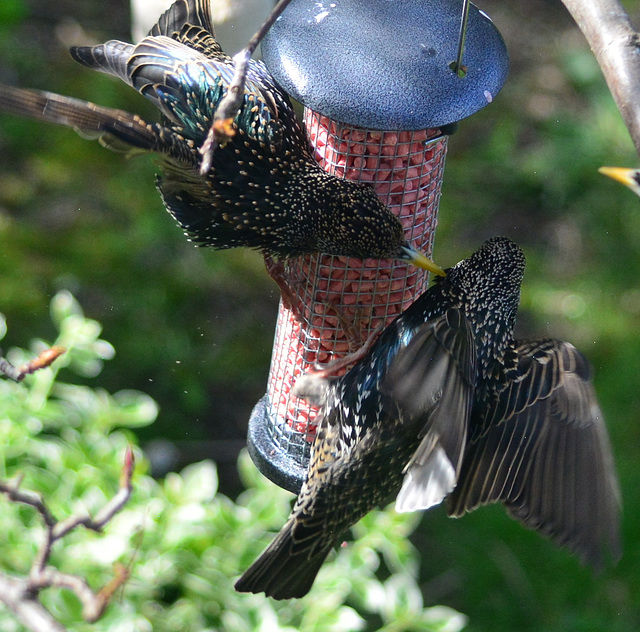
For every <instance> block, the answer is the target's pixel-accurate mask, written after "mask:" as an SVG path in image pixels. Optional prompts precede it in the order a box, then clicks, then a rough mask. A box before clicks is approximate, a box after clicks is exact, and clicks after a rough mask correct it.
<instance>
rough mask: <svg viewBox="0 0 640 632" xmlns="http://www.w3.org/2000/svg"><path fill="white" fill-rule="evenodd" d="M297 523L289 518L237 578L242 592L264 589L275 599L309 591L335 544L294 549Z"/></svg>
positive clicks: (237, 586) (288, 597)
mask: <svg viewBox="0 0 640 632" xmlns="http://www.w3.org/2000/svg"><path fill="white" fill-rule="evenodd" d="M294 526H295V520H294V518H293V517H292V518H289V520H288V522H287V523H286V524H285V525H284V527H283V528H282V530H281V531H280V533H279V534H278V535H277V536H276V538H275V540H274V541H273V542H272V543H271V544H270V545H269V546H268V547H267V548H266V549H265V551H264V552H263V553H262V555H260V557H259V558H258V559H257V560H256V561H255V562H254V563H253V564H252V565H251V567H250V568H249V569H248V570H247V571H245V573H244V574H243V575H242V577H240V579H239V580H238V581H237V582H236V584H235V589H236V590H237V591H238V592H251V593H259V592H264V594H265V595H266V596H267V597H273V598H274V599H293V598H298V597H304V596H305V595H306V594H307V593H308V592H309V590H310V589H311V586H312V585H313V582H314V581H315V578H316V575H317V574H318V571H319V570H320V567H321V566H322V563H323V562H324V561H325V559H326V557H327V555H328V554H329V551H330V550H331V547H330V546H329V547H326V548H323V549H320V550H318V551H310V550H309V548H305V549H304V550H301V551H300V552H297V553H296V552H294V542H293V539H292V530H293V527H294Z"/></svg>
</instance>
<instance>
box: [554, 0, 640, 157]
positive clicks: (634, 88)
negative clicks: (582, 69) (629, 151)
mask: <svg viewBox="0 0 640 632" xmlns="http://www.w3.org/2000/svg"><path fill="white" fill-rule="evenodd" d="M562 2H563V3H564V5H565V6H566V7H567V9H568V10H569V13H571V15H572V17H573V19H574V20H575V21H576V24H577V25H578V27H579V28H580V30H581V31H582V33H583V34H584V36H585V38H586V39H587V42H588V43H589V46H590V47H591V50H592V51H593V54H594V55H595V57H596V59H597V60H598V64H600V68H601V69H602V73H603V74H604V77H605V80H606V82H607V85H608V86H609V90H610V91H611V94H612V95H613V99H614V101H615V102H616V105H617V106H618V109H619V110H620V114H621V115H622V119H623V120H624V122H625V125H626V126H627V129H628V130H629V134H630V135H631V139H632V140H633V144H634V145H635V148H636V151H637V152H638V154H639V155H640V34H638V32H637V31H636V30H635V29H634V28H633V26H632V24H631V21H630V20H629V16H628V15H627V14H626V12H625V10H624V9H623V8H622V5H621V4H620V2H619V1H618V0H562Z"/></svg>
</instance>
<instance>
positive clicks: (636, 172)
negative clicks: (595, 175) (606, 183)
mask: <svg viewBox="0 0 640 632" xmlns="http://www.w3.org/2000/svg"><path fill="white" fill-rule="evenodd" d="M598 171H599V172H600V173H602V174H603V175H605V176H609V177H610V178H613V179H614V180H617V181H618V182H621V183H622V184H624V185H625V186H626V187H629V188H630V189H631V190H632V191H633V192H634V193H635V194H636V195H638V196H640V169H627V168H625V167H600V169H598Z"/></svg>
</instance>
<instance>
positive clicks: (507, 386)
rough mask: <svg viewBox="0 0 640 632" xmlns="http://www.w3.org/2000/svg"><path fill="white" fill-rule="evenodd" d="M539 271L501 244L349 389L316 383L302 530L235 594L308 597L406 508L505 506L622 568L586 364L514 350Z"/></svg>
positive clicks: (573, 353)
mask: <svg viewBox="0 0 640 632" xmlns="http://www.w3.org/2000/svg"><path fill="white" fill-rule="evenodd" d="M524 267H525V259H524V255H523V253H522V251H521V249H520V248H519V247H518V246H517V245H516V244H514V243H513V242H511V241H510V240H508V239H506V238H502V237H496V238H493V239H490V240H489V241H487V242H486V243H485V244H484V245H483V246H482V247H481V248H480V249H479V250H478V251H477V252H475V253H474V254H473V255H472V256H471V257H469V258H468V259H465V260H463V261H461V262H460V263H458V264H457V265H455V266H454V267H452V268H450V269H449V270H447V276H446V277H444V278H442V279H440V278H438V279H436V283H435V284H434V285H432V286H431V287H430V288H429V289H428V290H427V291H426V292H425V293H424V294H422V296H421V297H420V298H418V300H417V301H416V302H415V303H414V304H413V305H411V306H410V307H409V308H408V309H407V310H405V311H404V312H403V313H402V314H401V315H400V316H399V317H398V318H397V319H396V320H395V321H393V322H392V323H391V324H390V325H389V326H388V327H387V328H386V329H385V330H384V332H383V333H382V335H381V336H380V338H379V339H378V340H377V341H376V343H375V345H374V346H373V347H372V348H371V350H370V351H369V353H368V355H366V356H365V357H364V359H362V360H360V361H359V362H358V363H357V364H355V365H354V366H353V368H352V369H351V370H349V372H347V373H346V374H345V375H344V376H342V377H339V378H329V379H328V378H325V377H318V376H314V375H312V374H310V375H305V376H303V377H302V378H301V379H300V380H299V381H298V383H297V384H296V387H295V389H296V392H297V394H298V395H299V396H302V397H305V398H306V399H309V400H311V401H314V402H315V403H317V404H318V405H319V406H320V413H319V416H318V429H317V435H316V438H315V441H314V443H313V447H312V454H311V461H310V466H309V470H308V475H307V480H306V482H305V483H304V484H303V487H302V489H301V491H300V494H299V496H298V499H297V501H296V503H295V506H294V508H293V511H292V513H291V516H290V517H289V519H288V520H287V522H286V524H285V525H284V527H283V528H282V530H281V531H280V533H279V534H278V535H277V536H276V538H275V540H274V541H273V542H272V543H271V544H270V545H269V547H268V548H267V549H266V550H265V551H264V553H263V554H262V555H261V556H260V557H259V558H258V560H257V561H256V562H255V563H254V564H253V565H252V566H251V567H250V568H249V569H248V570H247V571H246V572H245V573H244V575H242V577H241V578H240V579H239V580H238V582H237V583H236V589H237V590H239V591H244V592H264V593H266V594H267V595H269V596H271V597H274V598H276V599H287V598H292V597H302V596H303V595H305V594H306V593H307V592H308V591H309V589H310V588H311V586H312V584H313V581H314V579H315V577H316V574H317V572H318V570H319V569H320V567H321V565H322V563H323V561H324V560H325V558H326V557H327V555H328V554H329V552H330V551H331V549H332V548H333V547H334V545H335V544H337V543H340V542H341V540H342V538H343V537H344V534H345V531H346V530H347V529H348V528H349V527H350V526H351V525H353V524H354V523H355V522H356V521H357V520H359V519H360V518H361V517H362V516H364V515H365V514H367V513H368V512H369V511H371V510H372V509H373V508H374V507H375V506H376V505H378V504H380V503H382V502H384V501H385V500H387V499H388V498H389V497H390V496H394V495H395V496H396V509H397V510H398V511H414V510H419V509H427V508H429V507H431V506H433V505H435V504H438V503H440V502H441V501H442V500H443V499H444V498H447V510H448V513H449V515H451V516H455V517H457V516H461V515H463V514H464V513H465V512H467V511H471V510H473V509H475V508H476V507H478V506H480V505H484V504H487V503H494V502H502V503H503V504H504V506H505V507H506V509H507V511H508V512H509V514H510V515H511V516H512V517H514V518H516V519H517V520H519V521H520V522H521V523H522V524H523V525H524V526H526V527H528V528H531V529H536V530H538V531H540V532H541V533H542V534H544V535H546V536H548V537H550V538H551V539H552V540H554V541H555V542H556V543H558V544H559V545H561V546H565V547H567V548H568V549H569V550H571V551H572V552H574V553H576V554H577V555H578V556H579V557H580V558H581V559H582V560H583V562H586V563H590V564H592V565H594V566H595V567H597V568H600V567H602V566H603V564H605V562H606V561H608V559H609V558H611V559H615V558H617V556H619V552H620V543H619V533H618V532H619V514H620V493H619V489H618V483H617V478H616V474H615V469H614V464H613V458H612V454H611V448H610V445H609V439H608V435H607V431H606V428H605V425H604V422H603V418H602V413H601V411H600V408H599V406H598V402H597V400H596V395H595V392H594V388H593V385H592V382H591V369H590V366H589V364H588V362H587V360H586V358H585V357H584V356H583V355H582V353H580V352H579V351H578V350H576V348H575V347H574V346H573V345H571V344H570V343H568V342H561V341H558V340H551V339H542V340H515V339H514V337H513V330H514V324H515V319H516V311H517V308H518V304H519V300H520V285H521V281H522V278H523V273H524Z"/></svg>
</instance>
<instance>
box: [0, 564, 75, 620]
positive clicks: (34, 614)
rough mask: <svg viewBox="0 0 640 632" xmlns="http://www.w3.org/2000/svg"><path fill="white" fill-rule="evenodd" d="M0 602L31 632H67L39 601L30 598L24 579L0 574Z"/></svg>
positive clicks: (27, 585) (26, 582) (28, 588)
mask: <svg viewBox="0 0 640 632" xmlns="http://www.w3.org/2000/svg"><path fill="white" fill-rule="evenodd" d="M0 602H2V603H4V605H5V606H7V608H9V610H11V611H12V612H13V613H14V614H15V615H16V617H17V619H18V621H20V623H22V625H23V626H24V627H25V628H27V629H28V630H31V631H32V632H67V631H66V628H65V627H63V626H62V625H60V623H59V622H58V621H56V620H55V619H54V617H53V615H52V614H51V613H50V612H49V611H48V610H47V609H46V608H45V607H44V606H43V605H42V604H41V603H40V602H39V601H36V600H35V599H32V598H31V596H30V587H29V584H28V581H27V580H26V579H18V578H15V577H8V576H7V575H4V574H3V573H0Z"/></svg>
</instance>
